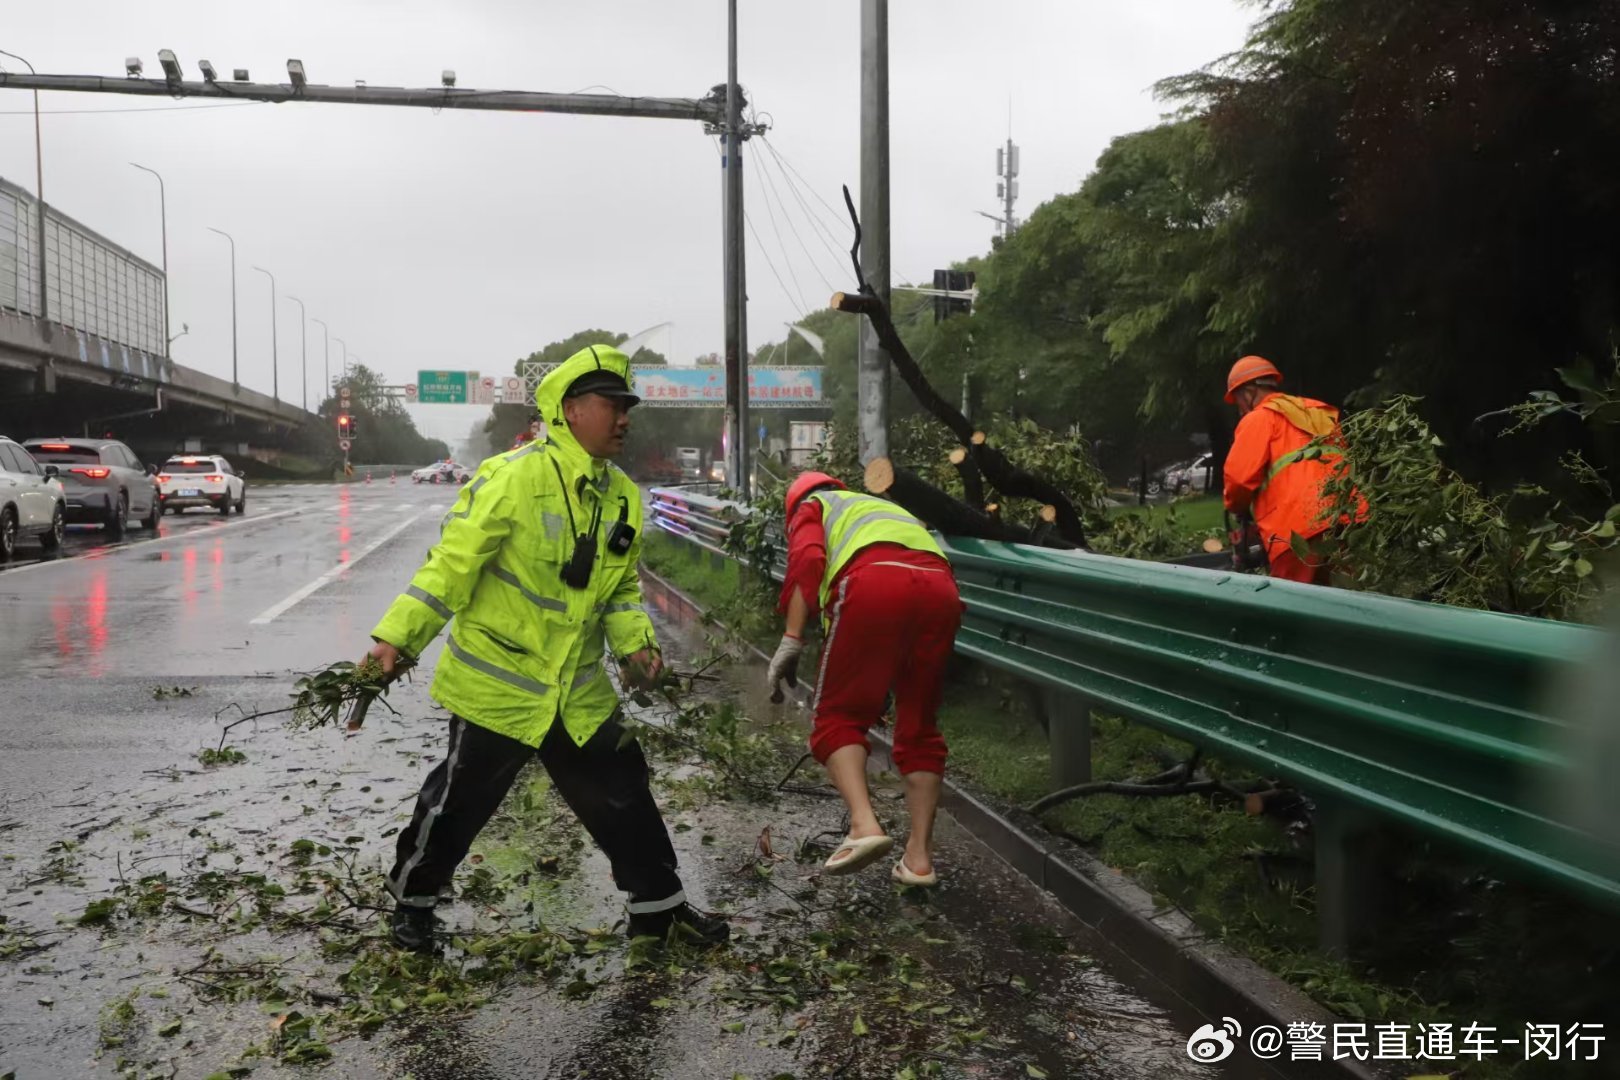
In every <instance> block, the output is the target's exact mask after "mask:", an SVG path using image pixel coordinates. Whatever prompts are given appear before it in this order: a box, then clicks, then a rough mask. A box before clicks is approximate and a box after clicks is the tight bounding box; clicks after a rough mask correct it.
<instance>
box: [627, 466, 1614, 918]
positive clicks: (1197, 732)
mask: <svg viewBox="0 0 1620 1080" xmlns="http://www.w3.org/2000/svg"><path fill="white" fill-rule="evenodd" d="M654 506H655V520H656V521H657V523H658V524H659V526H660V527H661V528H664V529H666V531H669V532H672V533H674V534H676V535H680V536H683V537H685V538H687V539H689V540H693V541H694V542H697V543H700V544H701V545H702V546H704V547H706V548H708V549H709V550H711V551H723V543H722V541H723V535H721V529H722V527H727V528H728V527H729V524H728V523H729V522H730V521H735V520H738V519H739V518H740V517H741V516H742V515H743V514H744V513H746V508H744V507H739V506H737V505H736V504H724V502H723V501H722V500H717V499H713V498H711V497H707V496H696V495H689V494H685V493H681V492H678V491H667V490H666V491H659V492H655V494H654ZM943 544H944V546H945V549H946V552H947V554H948V555H949V557H950V559H951V563H952V565H953V566H954V568H955V571H956V577H957V581H958V583H959V585H960V587H961V591H962V598H963V601H964V602H965V604H966V607H967V612H966V615H965V617H964V621H963V625H962V630H961V632H960V633H959V634H958V636H957V650H958V652H959V653H961V654H963V655H965V656H967V657H970V658H972V659H974V660H977V661H980V662H982V663H985V664H987V665H990V666H992V667H995V668H998V669H1000V670H1002V671H1005V672H1008V673H1011V674H1012V675H1014V676H1016V677H1018V678H1020V679H1024V680H1028V681H1029V682H1031V683H1034V684H1036V685H1037V686H1040V687H1042V688H1043V689H1044V690H1046V691H1047V692H1048V693H1049V694H1050V695H1051V696H1050V697H1049V699H1048V700H1049V707H1048V713H1049V716H1050V725H1049V728H1050V734H1051V738H1052V743H1053V747H1052V760H1053V779H1054V783H1055V785H1056V786H1058V787H1063V786H1067V785H1068V784H1072V783H1079V782H1083V781H1085V780H1087V779H1089V777H1090V715H1091V710H1092V709H1094V708H1095V709H1102V710H1105V711H1107V712H1109V713H1111V714H1115V715H1120V716H1123V717H1126V718H1128V719H1130V720H1134V721H1139V722H1141V723H1145V724H1148V725H1150V726H1153V727H1155V728H1158V729H1159V730H1161V731H1164V732H1166V733H1168V734H1170V735H1173V736H1175V737H1177V738H1180V739H1184V740H1186V741H1188V742H1191V743H1193V744H1194V745H1196V746H1199V747H1201V748H1204V749H1206V750H1208V751H1209V752H1211V753H1214V754H1218V755H1219V756H1221V757H1223V758H1226V759H1230V760H1233V761H1237V762H1242V763H1244V764H1245V765H1247V766H1249V767H1251V768H1253V769H1255V770H1256V771H1259V772H1261V773H1263V774H1264V775H1266V776H1275V777H1279V778H1282V779H1285V780H1287V781H1288V782H1290V783H1291V784H1293V785H1295V786H1297V787H1298V788H1299V789H1301V790H1302V791H1305V792H1308V793H1309V794H1310V796H1311V797H1312V798H1313V800H1314V801H1315V802H1316V804H1317V806H1318V810H1319V813H1318V815H1317V819H1316V825H1317V844H1318V848H1317V862H1318V886H1319V888H1318V903H1319V911H1320V914H1321V916H1322V920H1323V931H1324V937H1325V939H1326V940H1327V942H1328V943H1329V944H1331V945H1335V946H1337V947H1343V946H1344V945H1346V944H1347V943H1348V940H1349V938H1350V937H1351V936H1352V935H1353V933H1354V931H1355V929H1356V928H1355V925H1354V924H1355V922H1356V920H1357V918H1358V914H1359V913H1358V912H1357V911H1356V910H1355V908H1354V905H1355V903H1356V897H1355V886H1356V883H1357V881H1358V880H1361V879H1364V878H1366V877H1368V876H1370V875H1368V874H1366V873H1365V871H1366V870H1367V867H1366V866H1364V865H1361V864H1360V860H1359V858H1358V855H1357V852H1358V851H1360V850H1361V847H1362V845H1361V844H1360V843H1359V840H1360V839H1361V838H1362V836H1363V834H1365V833H1366V831H1367V830H1368V829H1369V827H1370V826H1371V825H1372V823H1373V822H1375V821H1377V820H1384V821H1395V822H1399V823H1400V824H1402V825H1404V826H1407V827H1410V828H1413V829H1416V830H1418V831H1419V832H1422V833H1425V834H1428V835H1431V836H1436V837H1441V838H1444V839H1446V840H1449V841H1452V842H1455V843H1457V844H1460V845H1462V846H1464V847H1465V848H1468V849H1471V850H1473V851H1475V852H1482V853H1487V854H1489V855H1491V856H1494V857H1497V858H1500V859H1503V860H1506V861H1507V862H1510V863H1512V864H1515V865H1517V866H1519V867H1521V868H1524V869H1526V870H1528V871H1530V872H1531V873H1532V874H1534V875H1537V876H1539V877H1541V878H1543V879H1545V880H1550V881H1552V882H1554V883H1556V884H1557V885H1559V886H1562V887H1566V888H1569V889H1571V890H1573V891H1575V892H1577V893H1579V894H1581V895H1583V896H1585V897H1587V898H1588V899H1596V900H1598V901H1601V902H1605V903H1610V904H1614V903H1620V849H1617V847H1616V845H1615V842H1614V841H1613V839H1611V838H1602V837H1599V836H1596V835H1594V834H1593V833H1591V832H1590V831H1588V829H1587V828H1585V827H1584V826H1581V825H1576V824H1572V823H1570V822H1568V821H1566V820H1565V819H1564V817H1563V815H1562V813H1561V812H1560V810H1559V809H1558V808H1557V807H1556V806H1555V805H1554V803H1555V800H1556V797H1557V792H1558V791H1559V788H1560V783H1561V780H1562V779H1563V778H1564V777H1565V776H1566V775H1567V774H1568V772H1569V771H1570V768H1569V767H1570V763H1569V761H1568V759H1567V756H1566V755H1567V754H1568V752H1569V751H1568V748H1567V739H1566V736H1567V734H1568V733H1567V731H1566V730H1565V725H1564V723H1563V722H1562V721H1561V720H1560V719H1558V718H1557V717H1555V716H1553V715H1552V714H1551V713H1550V712H1549V706H1548V704H1547V702H1548V700H1549V698H1548V695H1547V690H1548V687H1549V685H1550V684H1551V683H1552V682H1554V681H1556V680H1558V679H1560V678H1562V677H1564V676H1567V675H1568V674H1570V673H1571V672H1572V671H1573V669H1574V668H1575V666H1576V665H1578V664H1579V663H1580V662H1581V661H1583V660H1584V659H1585V658H1586V657H1587V656H1588V655H1590V654H1591V653H1592V652H1593V651H1594V650H1595V649H1596V647H1597V646H1598V644H1599V641H1600V633H1599V631H1597V630H1594V629H1592V628H1590V627H1585V626H1580V625H1576V624H1570V623H1560V622H1553V621H1550V620H1545V619H1529V618H1522V617H1518V616H1512V615H1502V614H1497V613H1493V612H1487V611H1475V610H1468V609H1462V608H1454V607H1446V606H1443V605H1438V604H1427V603H1419V602H1416V601H1409V600H1400V599H1395V598H1392V597H1387V596H1379V595H1375V594H1371V593H1357V592H1350V591H1346V590H1340V589H1328V588H1322V587H1319V586H1311V585H1300V584H1296V583H1293V582H1285V581H1277V580H1274V579H1270V578H1266V577H1258V576H1253V575H1247V574H1238V573H1233V572H1230V571H1216V570H1208V569H1200V568H1196V567H1190V566H1173V565H1166V564H1162V563H1154V562H1148V561H1143V560H1135V559H1122V558H1114V557H1109V556H1103V555H1093V554H1089V553H1085V552H1060V551H1053V550H1050V549H1044V548H1032V547H1025V546H1020V545H1013V544H1000V543H993V542H987V541H980V540H968V539H950V538H946V539H944V540H943Z"/></svg>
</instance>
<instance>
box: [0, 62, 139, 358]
mask: <svg viewBox="0 0 1620 1080" xmlns="http://www.w3.org/2000/svg"><path fill="white" fill-rule="evenodd" d="M0 56H9V57H11V58H12V59H13V60H17V61H21V62H22V63H24V64H28V61H27V60H24V59H23V58H22V57H20V56H18V55H17V54H16V53H8V52H5V51H4V50H0ZM28 71H29V73H30V74H33V75H38V74H39V73H38V72H36V71H34V65H33V64H28ZM34 201H35V202H37V203H38V204H39V206H38V208H37V209H38V210H39V221H38V226H39V228H38V230H37V231H36V233H35V236H34V240H35V246H36V247H38V248H39V260H38V263H39V311H38V313H37V314H38V316H39V321H40V325H41V327H42V328H43V329H44V331H45V336H46V338H47V339H48V338H49V337H50V334H51V327H50V322H49V320H48V319H47V315H48V314H49V312H50V304H49V303H48V302H47V294H46V285H45V274H46V259H45V144H44V142H43V141H42V140H41V138H40V134H39V91H38V90H35V91H34ZM164 352H168V350H167V349H165V350H164Z"/></svg>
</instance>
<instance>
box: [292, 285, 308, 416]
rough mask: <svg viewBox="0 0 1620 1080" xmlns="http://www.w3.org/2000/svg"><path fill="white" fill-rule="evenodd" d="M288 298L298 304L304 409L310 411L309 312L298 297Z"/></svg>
mask: <svg viewBox="0 0 1620 1080" xmlns="http://www.w3.org/2000/svg"><path fill="white" fill-rule="evenodd" d="M287 299H289V300H291V301H292V302H293V303H295V304H297V305H298V334H299V340H300V345H299V353H300V355H301V356H302V358H303V359H302V363H303V365H304V411H305V412H309V312H308V311H306V310H305V309H304V302H303V301H302V300H300V299H298V297H296V296H289V297H287Z"/></svg>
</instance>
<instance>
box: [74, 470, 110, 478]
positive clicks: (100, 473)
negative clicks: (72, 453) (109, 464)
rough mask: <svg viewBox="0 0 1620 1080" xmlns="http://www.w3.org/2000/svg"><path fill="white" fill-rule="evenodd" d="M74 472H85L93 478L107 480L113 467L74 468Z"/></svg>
mask: <svg viewBox="0 0 1620 1080" xmlns="http://www.w3.org/2000/svg"><path fill="white" fill-rule="evenodd" d="M72 471H73V472H76V473H83V474H84V475H85V476H88V477H89V478H90V479H92V480H105V479H106V478H107V477H108V476H111V475H112V470H111V469H73V470H72Z"/></svg>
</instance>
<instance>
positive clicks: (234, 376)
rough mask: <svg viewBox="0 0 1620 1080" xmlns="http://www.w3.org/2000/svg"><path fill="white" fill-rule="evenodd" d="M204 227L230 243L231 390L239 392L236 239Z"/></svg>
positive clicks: (210, 226)
mask: <svg viewBox="0 0 1620 1080" xmlns="http://www.w3.org/2000/svg"><path fill="white" fill-rule="evenodd" d="M204 227H205V228H206V229H207V230H208V231H209V232H212V233H219V235H221V236H223V237H224V238H225V239H227V240H229V241H230V242H231V389H232V390H240V389H241V388H242V380H241V377H240V372H239V371H238V370H237V366H236V358H237V345H238V338H237V336H236V238H235V237H233V236H232V235H231V234H230V233H228V232H226V231H225V230H224V229H216V228H214V227H213V226H212V225H207V226H204Z"/></svg>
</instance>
